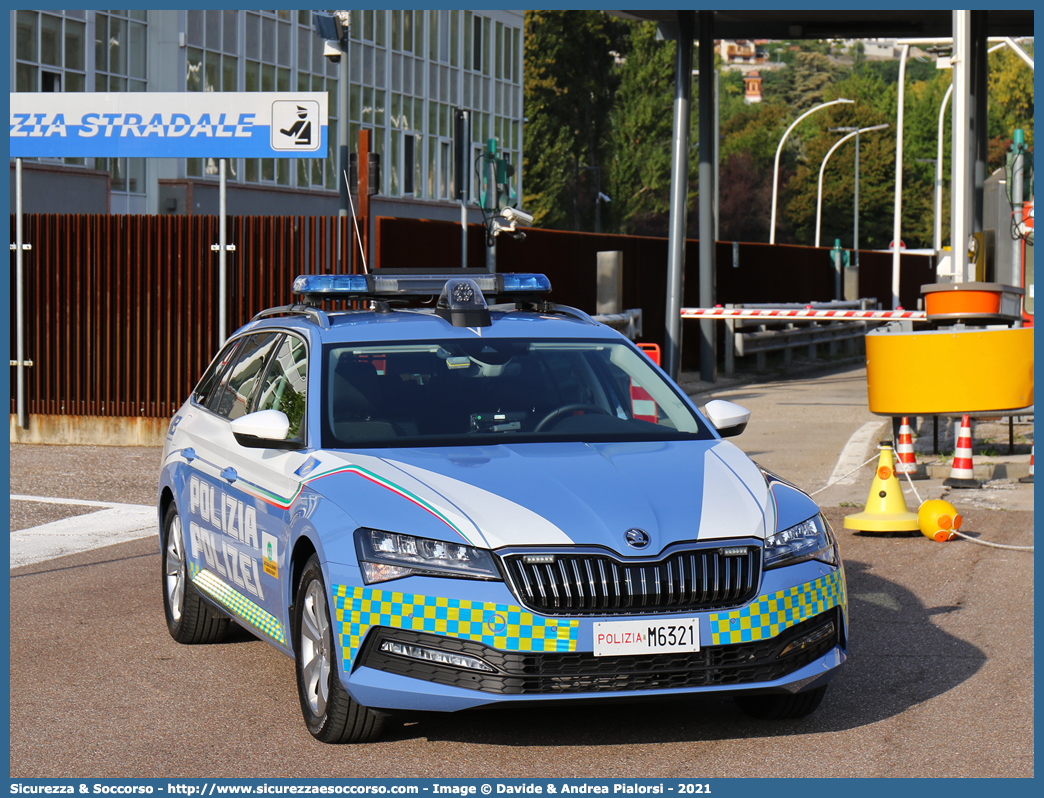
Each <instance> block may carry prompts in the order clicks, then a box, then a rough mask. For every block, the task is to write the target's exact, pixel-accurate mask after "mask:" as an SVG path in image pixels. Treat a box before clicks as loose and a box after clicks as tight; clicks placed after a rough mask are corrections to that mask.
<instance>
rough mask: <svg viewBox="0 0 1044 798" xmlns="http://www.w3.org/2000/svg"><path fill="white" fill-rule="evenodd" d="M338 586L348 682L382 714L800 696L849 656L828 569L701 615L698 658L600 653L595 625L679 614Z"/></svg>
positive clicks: (836, 574) (476, 590)
mask: <svg viewBox="0 0 1044 798" xmlns="http://www.w3.org/2000/svg"><path fill="white" fill-rule="evenodd" d="M331 576H332V577H333V585H334V587H333V589H332V593H333V595H332V596H331V607H332V614H333V615H334V626H335V630H336V631H337V633H338V635H339V643H340V646H341V654H342V656H341V662H340V665H341V668H340V674H341V679H342V682H343V683H344V685H345V688H346V689H347V690H348V691H349V693H350V694H351V695H352V697H353V698H354V699H355V700H356V701H358V702H359V703H361V704H363V705H364V706H370V707H376V708H382V709H400V710H431V711H456V710H461V709H468V708H472V707H477V706H482V705H488V704H501V703H506V702H531V701H563V700H577V699H600V700H611V699H616V698H632V697H638V696H650V697H652V696H657V695H659V696H663V695H675V694H692V693H699V692H718V691H737V690H759V691H763V690H782V691H787V692H796V691H798V690H801V689H805V688H807V687H811V686H814V685H816V684H819V683H821V682H823V681H825V680H827V679H829V678H830V677H831V676H833V674H834V673H835V672H836V670H837V668H838V667H839V666H840V665H841V664H842V663H843V662H844V660H845V656H846V655H845V651H846V649H847V602H846V594H845V583H844V573H843V570H842V569H841V568H833V567H830V566H827V565H824V564H822V563H818V562H815V563H802V564H799V565H795V566H791V567H788V568H781V569H776V570H772V571H768V572H766V573H765V574H764V577H763V581H762V585H761V590H760V591H759V592H758V595H757V597H756V598H755V599H754V600H753V601H751V602H749V603H747V604H746V605H744V606H742V607H738V608H734V609H730V610H725V611H716V612H703V613H684V614H683V615H684V616H685V617H692V616H693V615H695V616H696V617H697V618H698V619H699V629H700V650H699V651H698V652H691V653H660V654H650V655H634V656H612V657H595V656H594V654H593V647H594V643H593V624H594V622H596V621H603V620H642V621H649V622H650V623H660V622H663V621H664V620H665V619H669V618H670V617H671V616H670V615H667V614H657V615H646V616H637V615H629V616H623V617H621V616H610V617H605V616H601V617H595V618H592V617H576V616H572V617H569V616H558V617H556V616H542V615H538V614H535V613H532V612H529V611H527V610H525V609H523V608H522V607H520V606H518V604H517V602H516V599H515V598H514V597H513V596H512V595H511V593H510V591H509V590H508V588H507V587H506V585H504V583H500V582H474V581H468V580H448V579H432V578H422V577H411V578H409V579H404V580H399V581H396V582H391V583H386V584H384V585H378V586H374V587H363V586H358V587H350V586H349V585H348V584H345V582H346V581H347V580H345V581H338V579H337V577H338V576H339V575H338V574H331ZM447 594H451V595H447ZM675 617H677V616H675ZM386 640H388V641H395V642H397V643H402V644H408V645H415V646H423V647H425V648H428V649H437V650H440V651H447V652H453V653H457V654H463V655H467V656H471V657H476V658H478V659H480V660H482V661H483V662H486V663H487V664H488V665H490V666H492V668H493V672H486V671H477V670H472V669H467V668H458V667H453V666H449V665H444V664H436V663H432V662H428V661H421V660H417V659H413V658H408V657H403V656H399V655H396V654H393V653H388V652H387V651H382V649H381V643H382V642H383V641H386ZM802 641H805V643H804V645H801V646H797V647H796V646H795V644H796V643H799V642H802ZM809 641H810V642H809ZM788 647H789V650H787V651H786V653H785V654H784V653H783V652H784V650H786V649H788Z"/></svg>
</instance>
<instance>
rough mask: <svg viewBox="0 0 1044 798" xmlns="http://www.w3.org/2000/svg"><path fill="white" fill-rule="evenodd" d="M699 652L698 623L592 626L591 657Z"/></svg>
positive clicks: (677, 620) (684, 620) (606, 623)
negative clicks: (592, 649) (592, 648)
mask: <svg viewBox="0 0 1044 798" xmlns="http://www.w3.org/2000/svg"><path fill="white" fill-rule="evenodd" d="M699 650H700V619H699V618H675V619H673V620H670V621H603V622H597V621H596V622H595V624H594V655H595V656H596V657H611V656H620V655H631V654H670V653H674V652H677V651H699Z"/></svg>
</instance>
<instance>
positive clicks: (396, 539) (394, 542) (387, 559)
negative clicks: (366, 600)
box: [355, 529, 501, 585]
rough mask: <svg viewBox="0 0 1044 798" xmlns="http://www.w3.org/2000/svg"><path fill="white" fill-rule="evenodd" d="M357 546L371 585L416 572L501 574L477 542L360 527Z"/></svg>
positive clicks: (490, 576)
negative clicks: (454, 541) (419, 536)
mask: <svg viewBox="0 0 1044 798" xmlns="http://www.w3.org/2000/svg"><path fill="white" fill-rule="evenodd" d="M355 548H356V551H357V552H358V554H359V566H360V567H361V569H362V573H363V579H364V580H366V583H367V584H368V585H372V584H373V583H374V582H387V581H388V580H389V579H398V578H400V577H403V576H412V575H415V574H416V575H432V576H456V577H463V578H465V579H500V578H501V577H500V571H498V570H497V565H496V563H495V562H494V561H493V555H492V554H490V552H488V551H487V550H486V549H478V548H475V547H474V546H462V545H460V544H458V543H447V542H446V541H444V540H431V539H429V538H418V537H414V536H413V535H399V534H396V533H395V532H382V531H381V530H379V529H357V530H356V531H355Z"/></svg>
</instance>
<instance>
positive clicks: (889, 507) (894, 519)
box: [845, 441, 919, 532]
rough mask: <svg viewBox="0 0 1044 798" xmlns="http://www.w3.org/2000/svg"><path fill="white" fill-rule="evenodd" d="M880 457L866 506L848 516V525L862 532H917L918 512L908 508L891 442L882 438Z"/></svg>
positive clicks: (847, 526) (849, 527) (846, 521)
mask: <svg viewBox="0 0 1044 798" xmlns="http://www.w3.org/2000/svg"><path fill="white" fill-rule="evenodd" d="M877 448H878V449H880V450H881V457H880V458H879V459H878V461H877V472H876V473H875V474H874V481H873V483H872V484H871V485H870V495H869V496H868V497H867V500H866V509H865V510H864V511H863V512H861V513H855V514H854V515H848V516H845V529H856V530H859V531H861V532H915V531H917V530H918V528H919V527H918V524H917V513H911V512H910V511H908V510H907V509H906V499H904V498H903V489H902V487H901V486H900V484H899V477H897V476H896V474H895V464H894V461H893V459H892V442H891V441H885V442H882V443H881V444H880V445H879V446H878V447H877Z"/></svg>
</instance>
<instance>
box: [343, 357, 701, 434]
mask: <svg viewBox="0 0 1044 798" xmlns="http://www.w3.org/2000/svg"><path fill="white" fill-rule="evenodd" d="M323 358H324V364H323V419H322V427H323V447H324V448H359V447H385V446H464V445H479V444H489V443H516V442H527V441H584V442H607V441H659V440H691V439H694V438H695V439H708V438H712V437H713V435H712V433H711V432H710V431H709V429H708V428H707V426H706V424H705V423H704V422H703V421H701V419H700V418H699V417H698V416H697V415H696V414H695V413H694V412H693V411H692V409H691V408H690V406H689V405H688V404H687V403H686V402H685V401H684V399H683V398H682V397H681V396H680V395H679V394H678V393H677V390H676V389H675V388H674V387H672V386H671V385H670V384H669V383H668V382H667V381H666V380H665V379H664V378H663V377H662V376H661V375H660V374H659V373H658V372H657V371H656V370H655V369H654V368H653V367H652V364H651V362H650V361H649V360H648V358H647V357H646V356H645V355H643V354H642V353H641V352H639V351H637V350H636V349H634V348H633V347H632V346H629V345H627V344H625V343H614V342H612V341H579V340H540V341H519V340H517V339H486V338H476V339H473V340H449V341H434V342H429V341H426V342H423V343H401V342H400V343H388V344H366V345H356V344H330V345H327V346H326V347H325V348H324V350H323Z"/></svg>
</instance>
